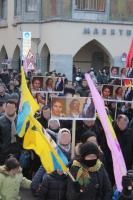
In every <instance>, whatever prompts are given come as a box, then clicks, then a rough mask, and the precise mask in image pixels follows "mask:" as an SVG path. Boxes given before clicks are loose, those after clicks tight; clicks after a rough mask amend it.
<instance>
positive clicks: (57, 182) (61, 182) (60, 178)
mask: <svg viewBox="0 0 133 200" xmlns="http://www.w3.org/2000/svg"><path fill="white" fill-rule="evenodd" d="M66 189H67V176H66V175H65V174H63V172H61V171H59V170H57V171H55V172H53V173H52V174H46V175H45V176H44V179H43V182H42V185H41V188H40V191H39V192H38V196H39V197H38V199H40V200H66Z"/></svg>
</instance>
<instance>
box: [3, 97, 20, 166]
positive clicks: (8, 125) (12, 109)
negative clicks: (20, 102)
mask: <svg viewBox="0 0 133 200" xmlns="http://www.w3.org/2000/svg"><path fill="white" fill-rule="evenodd" d="M15 124H16V103H15V102H14V101H11V100H8V101H7V103H6V106H5V113H4V114H3V115H2V116H1V117H0V164H3V163H4V161H5V159H6V158H7V156H8V154H16V155H18V154H19V147H18V143H17V138H16V125H15Z"/></svg>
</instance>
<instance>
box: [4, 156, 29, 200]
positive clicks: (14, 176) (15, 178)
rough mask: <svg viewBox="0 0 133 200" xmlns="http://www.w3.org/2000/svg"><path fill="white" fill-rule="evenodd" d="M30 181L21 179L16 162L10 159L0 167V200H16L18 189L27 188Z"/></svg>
mask: <svg viewBox="0 0 133 200" xmlns="http://www.w3.org/2000/svg"><path fill="white" fill-rule="evenodd" d="M30 186H31V181H30V180H28V179H26V178H25V177H23V175H22V169H21V167H20V164H19V162H18V160H17V159H16V158H14V157H10V158H8V159H7V160H6V161H5V165H4V166H1V167H0V199H3V200H17V199H20V198H19V190H20V187H24V188H29V189H30Z"/></svg>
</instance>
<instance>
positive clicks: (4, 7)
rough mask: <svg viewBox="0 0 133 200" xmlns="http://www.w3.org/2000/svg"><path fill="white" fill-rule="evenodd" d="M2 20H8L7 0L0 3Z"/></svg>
mask: <svg viewBox="0 0 133 200" xmlns="http://www.w3.org/2000/svg"><path fill="white" fill-rule="evenodd" d="M0 18H2V19H6V18H7V0H1V1H0Z"/></svg>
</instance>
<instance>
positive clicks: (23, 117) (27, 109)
mask: <svg viewBox="0 0 133 200" xmlns="http://www.w3.org/2000/svg"><path fill="white" fill-rule="evenodd" d="M37 110H39V105H38V104H37V103H36V101H35V100H34V98H33V96H32V95H31V93H30V91H29V89H28V87H27V82H26V79H25V74H24V69H23V67H22V68H21V100H20V106H19V114H18V119H17V125H16V133H17V135H18V136H19V137H23V136H24V134H25V128H26V126H27V123H28V121H29V115H30V116H34V114H35V113H36V111H37Z"/></svg>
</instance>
